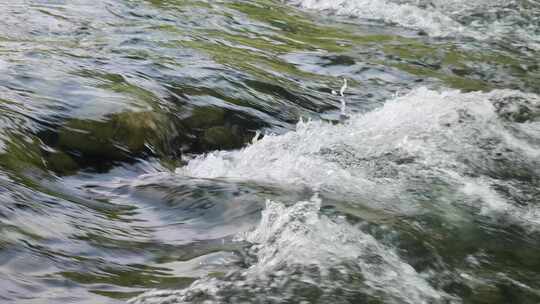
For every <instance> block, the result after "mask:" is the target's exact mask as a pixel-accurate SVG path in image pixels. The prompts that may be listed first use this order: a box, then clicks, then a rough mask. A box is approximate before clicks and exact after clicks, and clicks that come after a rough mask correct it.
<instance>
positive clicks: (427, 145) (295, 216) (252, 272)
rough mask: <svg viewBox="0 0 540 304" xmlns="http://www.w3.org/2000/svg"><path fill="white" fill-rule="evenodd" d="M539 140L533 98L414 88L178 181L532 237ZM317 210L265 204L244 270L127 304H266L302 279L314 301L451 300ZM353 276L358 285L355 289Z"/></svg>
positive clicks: (221, 158) (307, 125) (223, 154)
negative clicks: (277, 192) (257, 189)
mask: <svg viewBox="0 0 540 304" xmlns="http://www.w3.org/2000/svg"><path fill="white" fill-rule="evenodd" d="M539 131H540V98H539V97H538V96H537V95H534V94H524V93H521V92H517V91H510V90H496V91H492V92H489V93H481V92H475V93H462V92H459V91H457V90H450V91H443V92H438V91H433V90H429V89H426V88H419V89H416V90H413V91H411V92H410V93H408V94H406V95H403V96H399V97H397V98H395V99H393V100H390V101H388V102H387V103H385V105H384V106H382V107H381V108H380V109H378V110H375V111H372V112H369V113H366V114H355V115H352V116H351V117H350V119H349V120H348V121H346V122H345V123H343V124H338V125H334V124H331V123H328V122H323V121H307V122H305V121H301V122H300V123H299V124H298V126H297V129H296V131H292V132H288V133H285V134H281V135H274V134H267V135H266V136H264V138H262V139H260V140H257V141H255V142H254V143H253V144H251V145H249V146H247V147H245V148H244V149H241V150H236V151H216V152H212V153H209V154H206V155H201V156H199V157H196V158H194V159H192V160H191V161H189V163H188V164H187V165H186V166H184V167H181V168H178V169H177V170H176V175H179V176H185V177H190V178H204V179H220V180H229V181H240V182H254V183H257V184H262V185H264V184H271V185H274V186H276V185H277V186H278V187H281V188H283V189H291V188H294V187H304V188H308V189H312V191H314V192H315V193H321V194H322V195H323V196H325V197H327V198H334V199H339V200H341V201H345V202H349V203H350V204H353V205H355V204H360V205H363V206H364V207H366V208H368V209H371V210H378V211H379V212H383V213H388V212H390V214H396V215H397V216H414V215H421V214H430V213H432V214H437V216H441V218H442V219H443V220H444V221H445V222H447V223H450V224H451V223H452V222H456V223H457V224H456V225H467V224H464V223H466V222H467V221H469V220H470V221H474V218H478V217H480V218H485V219H487V220H488V221H489V220H490V219H491V220H493V221H494V222H497V221H503V222H507V223H512V224H516V225H519V226H521V227H523V228H524V229H527V230H529V231H537V230H538V228H540V221H538V218H539V215H540V209H539V207H538V206H537V204H536V198H537V197H538V193H537V192H538V187H539V183H538V182H539V177H540V136H539V135H540V132H539ZM426 197H427V198H429V199H428V200H427V202H428V203H427V204H426V200H425V198H426ZM320 208H321V199H320V198H319V197H318V195H315V196H314V197H313V198H312V199H311V200H308V201H299V202H277V201H272V200H268V201H267V202H266V207H265V209H264V211H263V213H262V219H261V221H260V223H259V224H258V226H257V227H256V228H254V229H253V230H250V231H248V232H245V233H240V234H238V235H237V236H236V240H237V241H240V242H246V243H248V244H251V245H250V247H249V252H250V254H251V255H252V259H253V261H252V262H251V264H250V265H248V266H247V268H246V269H244V270H237V271H233V272H231V273H229V274H227V275H226V276H225V277H223V278H210V277H203V278H201V279H200V280H198V281H196V282H195V283H193V285H192V286H191V287H189V288H188V289H185V290H178V291H174V290H173V291H151V292H148V293H145V294H143V295H141V296H139V297H137V298H135V299H133V300H132V302H131V303H222V302H227V301H233V302H241V301H242V300H245V299H251V302H253V301H254V302H264V301H263V300H265V299H271V298H273V297H276V296H277V295H278V294H279V295H281V296H283V298H281V300H283V299H287V296H294V295H295V290H296V289H295V288H296V287H297V285H298V284H301V283H302V282H303V283H305V282H309V284H311V285H313V286H316V289H317V290H318V292H320V293H321V296H320V297H319V299H320V300H321V299H322V300H321V301H323V302H324V299H327V300H329V299H332V300H334V301H335V302H336V303H341V302H343V303H347V301H349V300H350V298H349V297H348V296H350V294H349V295H347V293H345V295H342V296H339V292H338V293H337V294H336V290H349V288H351V289H352V290H355V289H357V288H358V286H362V288H361V289H360V290H357V292H358V293H361V294H364V295H370V296H374V297H382V298H384V299H385V301H386V302H387V303H448V302H450V303H453V302H455V303H459V302H460V300H459V299H456V298H455V297H453V296H452V295H449V294H447V293H446V292H445V291H442V290H440V289H437V288H436V287H435V286H433V285H431V283H430V276H431V274H430V272H429V271H427V272H417V271H416V270H415V269H414V268H413V267H411V265H409V264H407V262H405V261H404V260H403V259H401V258H400V256H399V255H398V254H397V253H396V251H395V249H394V248H392V246H389V245H388V244H386V243H384V244H383V243H381V242H380V241H378V240H376V239H375V238H373V237H372V236H371V235H370V234H369V233H366V232H365V231H363V230H362V229H360V227H357V226H355V225H352V224H350V223H348V222H347V220H346V219H344V218H342V217H329V216H326V215H324V214H322V213H321V211H320ZM471 212H472V213H471ZM355 273H356V274H361V277H362V278H361V279H360V281H359V282H360V283H358V282H356V281H355V282H356V283H357V284H360V285H354V287H353V286H351V285H350V284H351V283H350V282H351V280H352V277H354V276H355ZM463 276H467V275H466V274H463ZM303 283H302V284H303ZM295 286H296V287H295ZM314 288H315V287H314ZM351 293H353V294H355V292H353V291H351ZM233 295H234V296H233ZM242 295H243V296H244V297H245V299H244V298H242ZM296 296H297V295H296ZM248 302H249V301H248Z"/></svg>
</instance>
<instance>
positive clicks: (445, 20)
mask: <svg viewBox="0 0 540 304" xmlns="http://www.w3.org/2000/svg"><path fill="white" fill-rule="evenodd" d="M288 2H289V3H291V4H293V5H297V6H300V7H303V8H306V9H311V10H318V11H327V12H332V13H335V14H338V15H345V16H355V17H359V18H362V19H375V20H382V21H384V22H387V23H393V24H398V25H400V26H403V27H407V28H412V29H419V30H423V31H425V32H426V33H427V34H429V35H430V36H435V37H446V36H457V35H464V36H469V37H474V38H476V39H481V40H482V39H486V38H488V37H491V38H501V37H507V38H508V37H514V38H518V39H520V40H521V41H522V42H524V43H528V44H529V46H531V47H534V48H538V47H540V36H539V35H538V33H537V31H536V26H535V25H534V22H535V18H536V17H535V16H534V14H535V12H534V10H535V8H526V7H525V6H523V7H522V4H521V3H519V2H518V1H515V0H512V1H503V0H493V1H488V0H477V1H464V0H448V1H446V0H429V1H427V0H408V1H406V0H401V1H400V0H291V1H288ZM493 15H497V16H498V17H497V18H492V16H493Z"/></svg>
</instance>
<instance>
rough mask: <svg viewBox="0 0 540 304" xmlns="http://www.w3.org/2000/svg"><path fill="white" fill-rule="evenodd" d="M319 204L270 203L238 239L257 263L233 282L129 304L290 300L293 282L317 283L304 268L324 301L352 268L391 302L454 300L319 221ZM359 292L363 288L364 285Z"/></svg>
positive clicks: (382, 252) (382, 251) (345, 229)
mask: <svg viewBox="0 0 540 304" xmlns="http://www.w3.org/2000/svg"><path fill="white" fill-rule="evenodd" d="M320 204H321V201H320V199H319V198H318V197H314V198H312V199H311V200H310V201H302V202H297V203H295V204H294V205H292V206H290V207H286V206H284V205H283V204H281V203H277V202H273V201H267V203H266V209H265V210H264V211H263V214H262V219H261V222H260V224H259V225H258V227H257V228H256V229H255V230H253V231H251V232H248V233H245V234H243V235H240V236H239V237H238V238H237V239H238V240H239V241H247V242H249V243H251V244H253V246H252V247H251V251H252V253H253V254H254V255H256V260H257V262H256V263H255V264H253V265H251V266H250V267H249V268H247V269H246V270H244V271H243V272H242V273H241V274H238V275H236V276H235V278H236V279H235V280H234V281H227V280H221V279H202V280H199V281H197V282H195V283H194V284H193V285H192V286H191V287H190V288H188V289H187V290H183V291H154V292H150V293H147V294H143V295H142V296H140V297H138V298H136V299H134V300H132V301H131V303H133V304H135V303H137V304H141V303H145V304H149V303H192V302H199V301H197V297H198V296H199V295H201V294H204V295H205V296H204V299H206V300H207V302H204V303H223V302H227V300H229V299H226V298H225V294H227V291H229V290H237V291H238V290H241V291H243V292H248V293H252V295H251V294H250V295H251V296H252V297H253V298H252V303H260V302H261V303H262V302H264V299H266V298H267V297H268V296H271V295H272V292H276V291H275V290H278V291H279V293H280V294H279V295H280V296H281V297H283V298H287V296H289V295H287V294H286V291H285V290H284V289H285V286H286V285H287V284H288V283H289V282H290V281H291V280H299V281H302V282H311V281H312V280H313V278H312V277H311V276H310V274H309V272H308V271H306V272H302V271H301V270H302V269H305V268H306V267H307V268H308V269H310V270H311V272H312V271H313V269H317V272H318V274H317V275H316V276H317V277H318V278H319V279H320V280H319V282H318V288H320V290H321V291H322V293H323V295H321V297H324V294H325V293H331V291H332V290H335V289H333V288H335V287H338V288H347V287H346V286H344V285H346V284H347V283H346V282H347V281H346V280H344V281H340V276H343V277H345V278H346V277H347V276H348V275H349V274H348V273H347V272H348V271H351V270H350V269H351V268H353V270H352V271H357V270H358V269H359V271H360V272H361V274H362V276H363V278H364V280H365V282H364V284H365V286H367V289H366V290H363V292H366V293H368V294H369V293H377V294H378V295H380V294H383V295H385V296H384V298H385V299H387V301H390V302H394V301H395V302H396V303H438V302H442V301H443V300H451V298H449V296H448V295H446V294H445V293H444V292H440V291H437V290H435V289H434V288H433V287H432V286H431V285H430V284H429V283H428V282H427V281H426V279H425V278H424V277H422V276H421V275H420V274H419V273H417V272H416V271H415V270H414V269H413V268H412V267H411V266H410V265H408V264H407V263H405V262H403V261H402V260H401V259H400V258H399V257H398V256H397V255H396V254H395V253H394V252H393V250H392V249H391V248H388V247H385V246H383V245H381V244H380V243H378V242H377V241H376V240H375V239H374V238H373V237H372V236H370V235H369V234H366V233H363V232H361V231H360V230H359V229H358V228H357V227H354V226H351V225H349V224H347V223H346V222H345V221H340V220H339V219H338V220H337V221H334V220H331V219H329V218H327V217H326V216H321V215H320V214H319V208H320ZM351 263H352V264H354V265H355V266H352V265H351ZM341 264H347V267H340V265H341ZM336 269H339V271H340V275H337V276H336V275H335V274H333V277H332V278H330V272H331V271H332V270H336ZM298 270H300V271H298ZM298 272H300V273H301V275H300V277H298V275H297V274H298ZM350 275H354V274H350ZM357 284H360V283H357ZM334 285H335V286H334ZM356 288H361V285H358V286H356ZM364 288H365V287H364ZM272 290H274V291H272ZM360 291H361V290H358V292H360ZM335 297H336V299H334V300H336V301H338V302H339V295H335ZM201 302H202V301H201Z"/></svg>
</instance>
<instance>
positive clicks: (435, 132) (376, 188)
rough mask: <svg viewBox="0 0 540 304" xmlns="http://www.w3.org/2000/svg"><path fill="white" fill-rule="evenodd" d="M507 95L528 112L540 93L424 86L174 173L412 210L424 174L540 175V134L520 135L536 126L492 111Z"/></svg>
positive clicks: (492, 203) (450, 178)
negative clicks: (340, 119) (501, 164)
mask: <svg viewBox="0 0 540 304" xmlns="http://www.w3.org/2000/svg"><path fill="white" fill-rule="evenodd" d="M508 98H516V99H522V100H523V101H524V102H526V103H527V104H529V106H530V107H531V108H536V109H538V108H539V106H540V99H539V97H538V96H536V95H532V94H524V93H520V92H516V91H493V92H490V93H467V94H464V93H460V92H459V91H445V92H436V91H430V90H428V89H425V88H421V89H418V90H415V91H413V92H411V93H409V94H407V95H405V96H402V97H398V98H396V99H394V100H391V101H388V102H387V103H386V104H385V105H384V106H383V107H382V108H380V109H379V110H376V111H373V112H370V113H367V114H365V115H356V116H352V117H351V118H350V120H349V121H348V122H346V123H345V124H341V125H331V124H329V123H324V122H320V121H312V122H300V123H299V124H298V127H297V130H296V131H294V132H289V133H286V134H283V135H267V136H266V137H264V138H263V139H261V140H259V141H257V142H256V143H254V144H253V145H250V146H248V147H246V148H245V149H242V150H239V151H227V152H226V151H219V152H213V153H209V154H207V155H203V156H199V157H197V158H195V159H193V160H191V161H190V162H189V163H188V164H187V166H185V167H182V168H179V169H177V173H178V174H183V175H187V176H193V177H199V178H233V179H240V180H252V181H257V182H261V183H267V182H271V183H277V184H280V185H282V186H283V187H287V186H288V185H302V186H307V187H310V188H314V189H320V190H321V191H324V192H327V193H336V194H338V195H340V196H342V197H343V196H347V195H349V194H352V195H358V196H361V197H363V198H364V199H365V200H368V201H369V200H372V201H374V202H376V205H377V206H379V207H380V208H395V209H397V210H399V211H400V212H404V208H405V209H407V208H409V211H410V208H413V209H414V201H411V202H410V204H403V203H401V200H402V199H403V197H404V196H406V190H407V189H412V190H415V188H414V187H415V184H412V185H411V183H412V182H415V181H416V180H417V178H418V176H420V177H421V178H423V179H425V182H426V183H429V179H430V178H431V176H438V177H440V178H441V179H445V180H446V181H447V182H448V183H450V184H452V183H453V184H456V185H457V186H456V187H458V188H460V189H467V188H466V187H465V188H462V187H461V186H462V185H463V184H464V182H463V180H462V179H461V178H460V177H461V176H465V175H468V174H471V173H474V174H484V173H483V172H487V171H496V172H495V174H505V173H504V170H507V169H512V168H506V169H505V168H501V169H498V168H491V167H492V166H494V165H495V164H497V159H496V158H497V157H503V158H505V159H506V163H507V164H510V165H507V166H510V167H513V166H522V167H524V168H526V169H527V170H532V171H534V170H535V169H534V168H537V169H536V171H534V172H536V174H539V172H538V168H540V167H539V163H540V159H539V158H538V157H537V155H538V154H537V151H539V149H540V147H539V145H538V140H539V139H538V134H536V137H535V138H533V140H527V139H526V137H524V136H523V135H524V134H527V136H529V137H530V136H531V135H533V136H534V134H530V133H532V132H529V133H526V132H523V130H524V129H526V130H531V129H533V130H534V129H536V128H537V125H538V124H539V122H534V121H531V122H527V123H524V124H519V123H514V122H512V121H509V120H508V119H507V118H504V117H502V116H501V115H502V114H501V113H502V112H501V111H500V110H498V109H497V108H496V107H495V106H494V104H495V103H497V102H504V100H505V99H508ZM503 114H505V115H506V114H508V113H506V112H504V113H503ZM521 125H528V126H527V127H526V128H523V127H522V126H521ZM531 126H536V127H531ZM516 132H517V133H516ZM493 151H500V152H499V153H500V154H501V155H500V156H494V155H493ZM505 151H512V152H505ZM535 152H536V153H535ZM497 172H498V173H497ZM534 172H533V173H531V174H534ZM484 197H485V198H487V196H486V195H484ZM397 198H399V199H397ZM492 198H495V196H492ZM485 201H488V202H486V206H485V208H492V209H499V206H500V204H498V203H497V201H500V200H498V199H493V200H491V199H486V200H485ZM385 203H386V205H384V204H385Z"/></svg>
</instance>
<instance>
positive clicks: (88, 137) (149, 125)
mask: <svg viewBox="0 0 540 304" xmlns="http://www.w3.org/2000/svg"><path fill="white" fill-rule="evenodd" d="M176 137H178V132H177V129H176V128H175V126H174V124H173V123H172V122H171V121H170V120H169V119H168V118H167V116H166V115H164V114H159V113H154V112H125V113H120V114H113V115H110V116H109V117H108V119H107V120H104V121H96V120H79V119H72V120H69V121H68V122H66V123H65V124H64V125H63V126H62V127H61V128H60V129H59V131H58V134H57V142H56V146H58V148H59V149H61V150H63V151H65V152H68V153H70V154H71V155H74V156H76V157H77V158H99V159H100V160H104V161H123V160H128V159H131V158H133V157H134V156H140V155H144V154H156V155H158V156H163V155H167V154H170V153H172V150H173V149H172V148H171V144H172V141H173V140H174V139H176Z"/></svg>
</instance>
